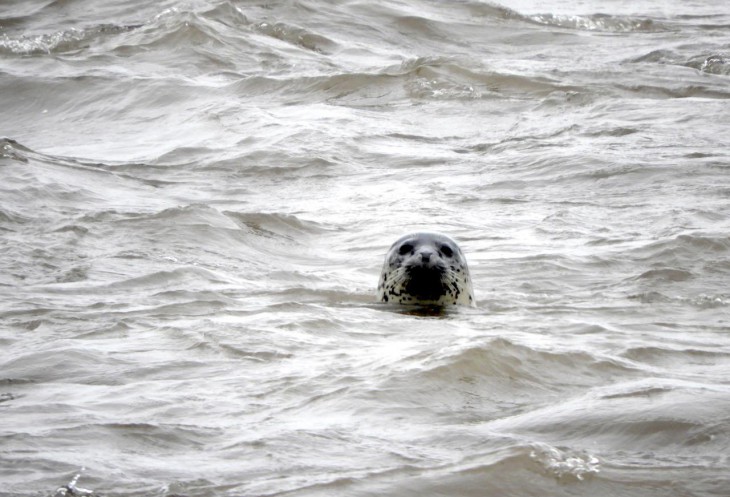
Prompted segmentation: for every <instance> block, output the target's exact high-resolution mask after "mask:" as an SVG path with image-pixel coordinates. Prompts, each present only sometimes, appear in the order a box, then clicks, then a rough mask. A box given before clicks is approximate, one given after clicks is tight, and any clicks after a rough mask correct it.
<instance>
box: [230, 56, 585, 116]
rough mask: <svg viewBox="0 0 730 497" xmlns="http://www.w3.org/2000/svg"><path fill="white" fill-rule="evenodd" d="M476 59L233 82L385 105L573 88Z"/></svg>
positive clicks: (244, 87) (243, 87) (239, 87)
mask: <svg viewBox="0 0 730 497" xmlns="http://www.w3.org/2000/svg"><path fill="white" fill-rule="evenodd" d="M472 62H474V61H471V62H469V61H463V62H462V61H459V60H458V59H457V58H451V57H419V58H415V59H411V60H408V61H406V62H403V63H401V64H398V65H395V66H390V67H386V68H384V69H382V70H378V71H376V72H370V73H366V72H353V73H336V74H330V75H318V76H296V77H290V78H274V77H270V76H251V77H246V78H243V79H242V80H241V81H240V82H237V83H234V84H232V85H231V88H232V89H233V91H234V92H235V93H239V94H246V95H249V96H250V95H252V94H261V95H263V94H266V95H268V96H271V95H272V94H279V95H281V96H284V97H287V98H291V99H296V100H297V101H305V100H306V101H310V102H311V101H312V99H313V98H314V99H317V100H324V101H328V102H332V103H343V104H348V105H382V104H385V103H387V102H393V101H402V100H403V99H415V100H473V99H489V98H503V97H505V96H507V97H521V98H529V97H530V96H544V95H547V94H549V93H552V92H554V91H570V90H573V89H574V87H572V86H569V85H563V84H561V83H559V82H558V81H555V80H551V79H549V78H547V77H544V76H536V77H528V76H521V75H517V74H510V73H503V72H498V71H494V70H490V69H485V68H479V67H478V66H477V67H475V65H474V64H473V63H472Z"/></svg>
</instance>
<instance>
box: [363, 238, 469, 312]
mask: <svg viewBox="0 0 730 497" xmlns="http://www.w3.org/2000/svg"><path fill="white" fill-rule="evenodd" d="M378 300H380V301H381V302H388V303H396V304H415V305H433V306H446V305H466V306H472V307H473V306H475V305H476V301H475V300H474V291H473V289H472V285H471V278H470V277H469V268H468V267H467V264H466V258H465V257H464V254H463V253H462V252H461V249H460V248H459V245H457V243H456V242H455V241H454V240H453V239H452V238H450V237H448V236H446V235H442V234H440V233H412V234H410V235H406V236H404V237H402V238H400V239H398V240H397V241H396V242H395V243H394V244H393V245H392V246H391V247H390V250H388V254H387V255H386V256H385V263H384V264H383V270H382V272H381V273H380V281H379V282H378Z"/></svg>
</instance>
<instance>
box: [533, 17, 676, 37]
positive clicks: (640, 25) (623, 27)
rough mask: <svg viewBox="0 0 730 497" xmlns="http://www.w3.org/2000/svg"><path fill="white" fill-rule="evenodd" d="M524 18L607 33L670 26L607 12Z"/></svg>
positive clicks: (660, 28)
mask: <svg viewBox="0 0 730 497" xmlns="http://www.w3.org/2000/svg"><path fill="white" fill-rule="evenodd" d="M525 19H526V20H527V21H530V22H534V23H536V24H544V25H547V26H554V27H558V28H567V29H575V30H579V31H601V32H609V33H656V32H661V31H670V30H672V28H671V27H670V26H669V25H666V24H664V23H662V22H659V21H655V20H653V19H646V18H643V19H642V18H638V17H630V16H612V15H607V14H593V15H587V16H584V15H560V14H537V15H530V16H525Z"/></svg>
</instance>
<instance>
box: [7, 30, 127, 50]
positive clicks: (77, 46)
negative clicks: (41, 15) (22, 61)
mask: <svg viewBox="0 0 730 497" xmlns="http://www.w3.org/2000/svg"><path fill="white" fill-rule="evenodd" d="M139 27H140V25H130V26H124V25H115V24H100V25H97V26H91V27H87V28H68V29H65V30H61V31H56V32H53V33H42V34H37V35H21V36H18V37H13V36H10V35H8V34H7V33H3V34H2V35H0V54H4V55H25V56H27V55H52V54H59V53H68V52H75V51H80V50H83V49H86V48H88V47H89V46H91V45H92V44H93V43H97V42H99V41H100V40H103V39H105V38H108V37H112V36H115V35H117V34H119V33H126V32H129V31H132V30H134V29H137V28H139Z"/></svg>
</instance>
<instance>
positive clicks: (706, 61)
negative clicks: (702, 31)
mask: <svg viewBox="0 0 730 497" xmlns="http://www.w3.org/2000/svg"><path fill="white" fill-rule="evenodd" d="M708 48H709V47H708ZM628 62H631V63H638V64H640V63H650V64H665V65H675V66H684V67H690V68H692V69H696V70H697V71H700V72H703V73H707V74H716V75H721V76H728V75H730V56H729V55H728V53H727V51H726V50H712V49H711V48H710V49H709V50H708V51H707V52H705V53H701V54H696V55H689V56H688V55H686V54H683V53H680V52H678V51H676V50H666V49H662V50H654V51H651V52H649V53H647V54H645V55H642V56H640V57H636V58H633V59H630V60H628Z"/></svg>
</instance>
